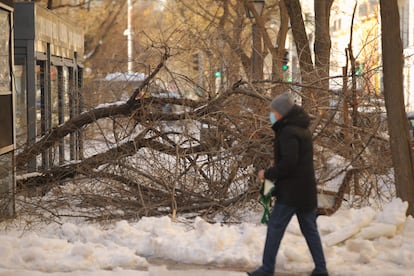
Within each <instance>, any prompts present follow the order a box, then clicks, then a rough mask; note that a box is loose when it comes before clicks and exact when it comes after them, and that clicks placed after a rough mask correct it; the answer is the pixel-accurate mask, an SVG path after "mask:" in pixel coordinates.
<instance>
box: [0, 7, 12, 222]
mask: <svg viewBox="0 0 414 276" xmlns="http://www.w3.org/2000/svg"><path fill="white" fill-rule="evenodd" d="M14 114H15V110H14V82H13V7H12V3H11V2H9V1H5V0H0V118H1V124H0V219H1V218H5V217H10V216H13V215H14V212H15V207H14V189H15V171H14V150H15V128H14V126H15V124H14V117H15V116H14Z"/></svg>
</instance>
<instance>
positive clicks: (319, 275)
mask: <svg viewBox="0 0 414 276" xmlns="http://www.w3.org/2000/svg"><path fill="white" fill-rule="evenodd" d="M311 276H329V274H328V272H327V271H316V270H314V271H312V273H311Z"/></svg>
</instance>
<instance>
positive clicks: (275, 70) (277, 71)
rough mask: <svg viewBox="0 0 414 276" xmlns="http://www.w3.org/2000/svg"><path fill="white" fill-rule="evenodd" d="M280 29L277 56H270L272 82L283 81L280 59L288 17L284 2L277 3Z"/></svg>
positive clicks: (287, 28) (282, 54)
mask: <svg viewBox="0 0 414 276" xmlns="http://www.w3.org/2000/svg"><path fill="white" fill-rule="evenodd" d="M279 12H280V27H279V32H278V33H277V38H276V49H277V55H276V56H272V80H280V79H282V80H284V78H283V73H284V72H283V70H282V59H283V56H284V54H285V51H286V49H285V44H286V36H287V32H288V30H289V15H288V12H287V9H286V5H285V2H283V0H280V1H279Z"/></svg>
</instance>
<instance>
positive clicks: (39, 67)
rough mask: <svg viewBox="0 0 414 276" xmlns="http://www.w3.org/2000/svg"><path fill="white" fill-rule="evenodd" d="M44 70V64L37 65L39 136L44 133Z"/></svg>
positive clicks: (37, 121)
mask: <svg viewBox="0 0 414 276" xmlns="http://www.w3.org/2000/svg"><path fill="white" fill-rule="evenodd" d="M43 70H44V62H40V64H39V63H38V64H37V65H36V134H37V136H41V135H42V133H43V131H42V124H41V122H42V106H43V101H42V89H44V87H43V85H42V82H43V80H44V79H43Z"/></svg>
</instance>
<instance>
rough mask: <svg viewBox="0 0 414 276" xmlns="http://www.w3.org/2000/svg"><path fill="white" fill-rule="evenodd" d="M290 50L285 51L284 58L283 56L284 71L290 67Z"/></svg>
mask: <svg viewBox="0 0 414 276" xmlns="http://www.w3.org/2000/svg"><path fill="white" fill-rule="evenodd" d="M288 62H289V52H288V51H285V53H284V54H283V58H282V70H283V71H287V70H288V69H289V65H288Z"/></svg>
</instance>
